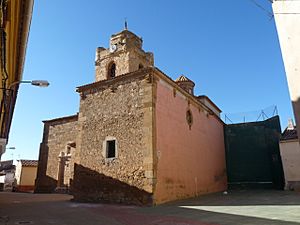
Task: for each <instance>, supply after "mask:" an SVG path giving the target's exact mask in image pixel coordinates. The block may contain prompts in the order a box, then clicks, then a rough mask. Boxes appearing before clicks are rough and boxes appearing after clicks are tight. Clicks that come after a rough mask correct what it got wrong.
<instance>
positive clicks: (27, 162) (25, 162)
mask: <svg viewBox="0 0 300 225" xmlns="http://www.w3.org/2000/svg"><path fill="white" fill-rule="evenodd" d="M19 161H21V164H22V166H37V165H38V161H37V160H26V159H21V160H19Z"/></svg>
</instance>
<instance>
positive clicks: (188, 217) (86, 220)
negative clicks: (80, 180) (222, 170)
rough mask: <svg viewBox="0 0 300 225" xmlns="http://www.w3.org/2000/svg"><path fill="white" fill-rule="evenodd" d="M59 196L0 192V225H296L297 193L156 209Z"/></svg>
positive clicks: (218, 197)
mask: <svg viewBox="0 0 300 225" xmlns="http://www.w3.org/2000/svg"><path fill="white" fill-rule="evenodd" d="M71 198H72V196H70V195H63V194H26V193H9V192H1V193H0V225H2V224H3V225H4V224H6V225H15V224H38V225H48V224H59V225H77V224H78V225H98V224H103V225H110V224H111V225H217V224H220V225H235V224H241V225H248V224H249V225H250V224H251V225H256V224H261V225H269V224H274V225H296V224H300V194H299V193H297V192H285V191H274V190H263V191H233V192H229V193H228V194H227V195H224V194H222V193H217V194H211V195H207V196H201V197H198V198H195V199H188V200H182V201H177V202H172V203H169V204H165V205H160V206H156V207H138V206H128V205H115V204H87V203H76V202H72V201H70V200H71Z"/></svg>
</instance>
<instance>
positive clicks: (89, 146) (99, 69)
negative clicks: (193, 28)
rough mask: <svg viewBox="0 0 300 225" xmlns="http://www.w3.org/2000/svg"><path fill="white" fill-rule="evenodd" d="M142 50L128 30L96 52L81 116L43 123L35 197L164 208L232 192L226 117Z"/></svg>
mask: <svg viewBox="0 0 300 225" xmlns="http://www.w3.org/2000/svg"><path fill="white" fill-rule="evenodd" d="M142 44H143V40H142V39H141V38H140V37H138V36H137V35H135V34H134V33H132V32H130V31H128V30H127V29H125V30H123V31H122V32H120V33H117V34H114V35H112V36H111V39H110V44H109V48H107V49H106V48H103V47H100V48H97V50H96V59H95V77H96V82H94V83H91V84H87V85H84V86H81V87H78V88H77V92H78V93H79V95H80V107H79V113H78V115H74V116H70V117H63V118H57V119H54V120H48V121H44V135H43V141H42V143H41V147H40V158H39V169H38V177H37V181H36V192H54V191H61V190H67V191H69V192H70V193H71V194H72V195H73V196H74V199H75V200H79V201H103V200H104V201H110V202H125V203H134V204H160V203H163V202H167V201H171V200H176V199H181V198H187V197H193V196H197V195H199V194H204V193H210V192H216V191H223V190H225V189H226V186H227V183H226V167H225V147H224V137H223V122H222V121H221V120H220V118H219V115H220V112H221V110H220V109H219V108H218V107H217V106H216V105H215V104H214V103H213V102H212V101H211V100H210V99H209V98H208V97H207V96H195V95H194V86H195V83H194V82H193V81H191V80H190V79H188V78H187V77H186V76H184V75H181V76H180V77H179V78H178V79H177V80H175V81H173V80H172V79H171V78H170V77H168V76H167V75H166V74H164V73H163V72H162V71H160V70H159V69H158V68H156V67H155V66H154V57H153V54H152V53H150V52H145V51H144V50H143V48H142ZM212 143H213V144H212Z"/></svg>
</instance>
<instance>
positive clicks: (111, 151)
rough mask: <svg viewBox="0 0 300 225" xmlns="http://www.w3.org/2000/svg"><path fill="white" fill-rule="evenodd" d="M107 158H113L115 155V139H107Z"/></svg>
mask: <svg viewBox="0 0 300 225" xmlns="http://www.w3.org/2000/svg"><path fill="white" fill-rule="evenodd" d="M106 147H107V158H115V157H116V141H115V140H110V141H107V144H106Z"/></svg>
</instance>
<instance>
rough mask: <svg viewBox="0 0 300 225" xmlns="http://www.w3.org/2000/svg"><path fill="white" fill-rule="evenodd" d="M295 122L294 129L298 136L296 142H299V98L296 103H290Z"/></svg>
mask: <svg viewBox="0 0 300 225" xmlns="http://www.w3.org/2000/svg"><path fill="white" fill-rule="evenodd" d="M292 105H293V110H294V115H295V120H296V128H297V134H298V140H299V142H300V98H298V99H297V101H292Z"/></svg>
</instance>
